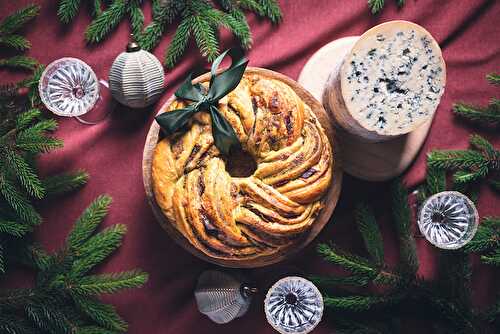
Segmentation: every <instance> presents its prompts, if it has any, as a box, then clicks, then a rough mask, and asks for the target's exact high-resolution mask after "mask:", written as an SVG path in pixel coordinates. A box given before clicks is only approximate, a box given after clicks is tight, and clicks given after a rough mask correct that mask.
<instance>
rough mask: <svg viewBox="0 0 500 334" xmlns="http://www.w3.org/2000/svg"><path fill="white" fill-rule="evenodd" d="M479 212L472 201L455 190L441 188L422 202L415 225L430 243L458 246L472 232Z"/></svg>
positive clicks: (448, 246) (476, 223) (477, 222)
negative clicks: (442, 190)
mask: <svg viewBox="0 0 500 334" xmlns="http://www.w3.org/2000/svg"><path fill="white" fill-rule="evenodd" d="M478 224H479V215H478V213H477V210H476V207H475V206H474V203H473V202H472V201H471V200H470V199H469V198H468V197H467V196H465V195H463V194H462V193H459V192H457V191H444V192H440V193H438V194H435V195H433V196H431V197H429V198H428V199H427V200H426V201H425V202H424V203H423V205H422V207H421V209H420V213H419V216H418V227H419V229H420V232H421V233H422V235H423V236H424V237H425V238H426V239H427V240H428V241H429V242H430V243H431V244H433V245H434V246H436V247H438V248H442V249H458V248H460V247H462V246H464V245H465V244H467V243H468V242H469V241H470V240H471V239H472V238H473V237H474V235H475V234H476V231H477V226H478Z"/></svg>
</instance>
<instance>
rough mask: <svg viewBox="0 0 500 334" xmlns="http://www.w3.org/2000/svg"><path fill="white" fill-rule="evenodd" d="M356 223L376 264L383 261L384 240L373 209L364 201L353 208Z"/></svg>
mask: <svg viewBox="0 0 500 334" xmlns="http://www.w3.org/2000/svg"><path fill="white" fill-rule="evenodd" d="M355 215H356V223H357V225H358V229H359V231H360V232H361V236H362V237H363V240H364V242H365V247H366V250H367V251H368V253H369V254H370V256H371V258H372V259H373V260H374V261H375V263H376V264H377V265H378V266H382V265H383V263H384V242H383V240H382V234H381V233H380V230H379V228H378V225H377V222H376V220H375V216H374V214H373V210H372V209H371V208H370V207H368V206H367V205H366V204H364V203H359V204H358V205H357V206H356V209H355Z"/></svg>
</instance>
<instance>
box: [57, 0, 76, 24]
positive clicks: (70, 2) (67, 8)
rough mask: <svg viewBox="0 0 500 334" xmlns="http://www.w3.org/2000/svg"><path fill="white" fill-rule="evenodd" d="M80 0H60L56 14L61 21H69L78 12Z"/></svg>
mask: <svg viewBox="0 0 500 334" xmlns="http://www.w3.org/2000/svg"><path fill="white" fill-rule="evenodd" d="M80 1H81V0H60V1H59V8H58V10H57V16H58V17H59V20H61V22H62V23H69V22H70V21H71V20H72V19H74V18H75V17H76V14H78V9H79V8H80Z"/></svg>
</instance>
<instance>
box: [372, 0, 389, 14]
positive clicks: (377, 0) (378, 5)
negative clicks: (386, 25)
mask: <svg viewBox="0 0 500 334" xmlns="http://www.w3.org/2000/svg"><path fill="white" fill-rule="evenodd" d="M384 5H385V0H368V7H370V9H371V11H372V14H378V13H379V12H380V11H381V10H382V8H384Z"/></svg>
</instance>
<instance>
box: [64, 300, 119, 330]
mask: <svg viewBox="0 0 500 334" xmlns="http://www.w3.org/2000/svg"><path fill="white" fill-rule="evenodd" d="M72 297H73V300H74V301H75V303H76V305H77V306H78V308H79V309H80V310H81V311H82V312H84V313H85V314H86V315H87V316H88V317H89V318H90V319H92V320H93V321H95V322H96V323H97V324H99V325H100V326H103V327H104V328H106V329H108V330H112V331H118V332H120V333H121V332H126V331H127V328H128V326H127V323H126V322H125V321H124V320H123V319H122V318H121V317H120V316H119V315H118V313H117V312H116V310H115V308H114V307H113V306H112V305H107V304H104V303H102V302H100V301H98V300H97V299H94V298H89V297H82V296H78V295H73V296H72Z"/></svg>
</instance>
